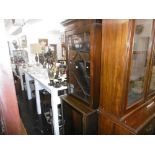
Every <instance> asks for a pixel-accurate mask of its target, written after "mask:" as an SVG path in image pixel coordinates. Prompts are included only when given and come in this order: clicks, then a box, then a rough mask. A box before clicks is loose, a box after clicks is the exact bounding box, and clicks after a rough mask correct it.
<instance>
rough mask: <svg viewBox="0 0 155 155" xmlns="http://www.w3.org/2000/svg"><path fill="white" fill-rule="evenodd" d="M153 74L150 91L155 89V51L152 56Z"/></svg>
mask: <svg viewBox="0 0 155 155" xmlns="http://www.w3.org/2000/svg"><path fill="white" fill-rule="evenodd" d="M152 65H153V66H152V76H151V83H150V89H149V93H151V92H153V91H155V51H154V52H153V56H152Z"/></svg>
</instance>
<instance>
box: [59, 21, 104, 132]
mask: <svg viewBox="0 0 155 155" xmlns="http://www.w3.org/2000/svg"><path fill="white" fill-rule="evenodd" d="M101 22H102V20H95V19H94V20H91V19H87V20H82V19H81V20H66V21H64V22H63V25H64V26H65V45H66V46H67V49H68V52H67V66H68V96H66V97H65V98H63V97H62V103H63V105H64V106H63V108H65V107H67V106H65V104H68V105H69V106H68V107H70V108H67V109H68V110H69V109H70V110H71V109H72V110H71V111H74V114H73V115H70V117H72V119H71V118H68V116H67V114H66V112H65V109H63V111H64V118H65V117H67V119H65V121H67V120H73V119H74V118H73V117H74V116H75V115H76V116H77V113H76V114H75V111H76V112H78V113H80V115H81V121H82V120H84V119H85V120H87V121H83V122H82V123H79V124H81V125H80V126H81V129H80V130H79V131H81V132H76V133H75V134H96V133H97V123H98V122H97V110H96V109H97V108H98V105H99V91H100V88H99V87H100V58H101V40H102V33H101V29H102V27H101ZM86 109H87V110H86ZM86 111H87V112H86ZM85 112H86V113H85ZM68 113H71V112H68ZM72 113H73V112H72ZM65 114H66V115H65ZM91 115H92V116H91ZM88 116H90V117H91V119H89V117H88ZM90 120H91V121H92V122H95V124H92V125H91V123H90V122H91V121H90ZM86 122H87V123H86ZM74 123H75V121H72V122H70V123H67V122H66V124H72V130H73V126H74ZM88 124H89V125H88ZM93 125H95V126H96V127H95V128H96V129H95V130H96V131H95V130H94V129H93V128H92V126H93ZM75 126H76V127H75V128H77V124H76V125H75ZM88 126H89V127H88ZM84 128H85V129H84ZM88 128H92V129H93V130H92V131H91V129H88ZM66 129H67V128H66ZM70 131H71V130H70ZM84 131H86V132H84ZM87 131H89V132H87ZM65 133H66V134H68V132H65ZM71 133H72V134H73V133H74V132H71Z"/></svg>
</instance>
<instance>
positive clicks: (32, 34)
mask: <svg viewBox="0 0 155 155" xmlns="http://www.w3.org/2000/svg"><path fill="white" fill-rule="evenodd" d="M32 21H33V22H32ZM23 35H26V38H27V45H28V46H27V48H26V50H27V51H28V56H29V62H30V63H34V62H35V59H34V57H35V56H34V55H33V54H32V53H31V51H30V44H33V43H38V39H48V44H57V57H58V59H61V25H60V21H57V22H56V23H54V21H53V22H51V21H50V20H31V22H28V23H26V24H25V25H24V26H23V28H22V33H20V34H18V35H15V36H10V37H9V39H8V40H9V41H10V42H11V44H10V45H11V46H12V40H14V39H16V40H20V38H21V36H23ZM11 49H12V50H13V49H14V48H13V47H11Z"/></svg>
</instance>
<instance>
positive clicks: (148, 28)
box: [128, 19, 153, 106]
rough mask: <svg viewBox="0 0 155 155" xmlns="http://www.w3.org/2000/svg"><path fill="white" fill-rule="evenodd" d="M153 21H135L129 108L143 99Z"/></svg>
mask: <svg viewBox="0 0 155 155" xmlns="http://www.w3.org/2000/svg"><path fill="white" fill-rule="evenodd" d="M152 24H153V20H148V19H144V20H142V19H139V20H135V32H134V44H133V50H132V59H131V71H130V81H129V91H128V92H129V93H128V106H130V105H132V104H133V103H135V102H136V101H138V100H139V99H141V98H142V97H143V94H144V79H145V72H146V65H147V53H148V49H149V44H150V40H151V39H150V38H151V33H152Z"/></svg>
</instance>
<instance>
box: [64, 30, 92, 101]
mask: <svg viewBox="0 0 155 155" xmlns="http://www.w3.org/2000/svg"><path fill="white" fill-rule="evenodd" d="M67 41H68V59H69V60H68V62H69V63H68V68H69V71H68V73H69V93H70V94H72V95H74V96H75V97H77V98H80V99H81V100H83V101H85V102H86V103H89V100H90V32H80V33H74V34H72V35H69V36H68V37H67Z"/></svg>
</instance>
